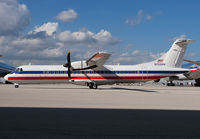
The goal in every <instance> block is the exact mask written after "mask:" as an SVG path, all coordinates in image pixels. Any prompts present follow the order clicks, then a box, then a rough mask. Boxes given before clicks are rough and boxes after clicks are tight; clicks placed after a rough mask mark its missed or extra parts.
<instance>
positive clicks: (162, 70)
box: [5, 39, 193, 89]
mask: <svg viewBox="0 0 200 139" xmlns="http://www.w3.org/2000/svg"><path fill="white" fill-rule="evenodd" d="M192 42H193V40H191V39H177V40H176V41H175V42H174V43H173V45H172V46H171V48H170V49H169V51H168V52H167V53H166V54H165V55H163V56H162V57H161V58H159V59H157V60H155V61H152V62H148V63H143V64H137V65H104V63H105V62H106V61H107V60H108V58H109V57H110V55H111V54H108V53H100V52H99V53H96V54H95V55H93V56H92V57H91V58H90V59H88V60H87V61H76V62H71V58H70V52H68V54H67V61H68V62H67V63H66V64H64V65H26V66H20V67H18V68H17V69H16V71H14V72H12V73H10V74H8V75H6V76H5V79H6V80H7V81H10V82H13V83H14V85H15V87H16V88H18V87H19V84H33V83H37V84H38V83H39V84H42V83H73V84H78V85H86V86H89V88H91V89H93V88H95V89H96V88H97V87H98V85H105V84H114V83H137V82H146V81H150V80H155V79H160V78H165V77H170V76H175V75H177V74H182V73H186V72H188V71H189V70H188V69H183V68H181V64H182V61H183V57H184V54H185V51H186V47H187V45H188V44H190V43H192Z"/></svg>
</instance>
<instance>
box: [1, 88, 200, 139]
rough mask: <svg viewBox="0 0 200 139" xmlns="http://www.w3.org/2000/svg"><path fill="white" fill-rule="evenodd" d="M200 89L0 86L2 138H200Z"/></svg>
mask: <svg viewBox="0 0 200 139" xmlns="http://www.w3.org/2000/svg"><path fill="white" fill-rule="evenodd" d="M199 100H200V88H198V87H180V86H178V87H166V86H162V85H151V84H147V85H142V86H125V85H105V86H99V89H88V87H85V86H76V85H69V84H52V85H21V86H20V88H14V86H13V85H5V84H1V85H0V138H20V139H21V138H26V139H27V138H31V139H32V138H37V139H38V138H48V139H51V138H75V139H115V138H117V139H131V138H139V139H143V138H144V139H147V138H152V139H154V138H164V139H169V138H170V139H171V138H174V139H175V138H179V139H182V138H184V139H187V138H192V139H193V138H196V139H198V138H200V101H199Z"/></svg>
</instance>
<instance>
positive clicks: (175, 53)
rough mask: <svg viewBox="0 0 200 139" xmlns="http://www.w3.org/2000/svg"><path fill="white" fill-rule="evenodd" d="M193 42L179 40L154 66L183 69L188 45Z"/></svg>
mask: <svg viewBox="0 0 200 139" xmlns="http://www.w3.org/2000/svg"><path fill="white" fill-rule="evenodd" d="M193 41H194V40H191V39H177V40H176V41H175V42H174V43H173V45H172V46H171V48H170V49H169V51H168V52H167V53H166V54H165V55H163V56H162V57H161V58H159V59H157V60H156V61H154V65H162V66H166V67H174V68H178V67H181V64H182V62H183V58H184V55H185V51H186V48H187V45H188V44H190V43H192V42H193Z"/></svg>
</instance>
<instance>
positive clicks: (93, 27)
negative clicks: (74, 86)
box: [5, 0, 200, 64]
mask: <svg viewBox="0 0 200 139" xmlns="http://www.w3.org/2000/svg"><path fill="white" fill-rule="evenodd" d="M11 1H12V0H11ZM14 1H15V0H14ZM17 3H18V4H19V5H20V4H24V5H25V6H26V7H27V11H28V12H29V15H30V21H29V24H28V25H25V26H24V28H23V30H20V34H23V37H26V36H27V34H28V32H30V31H33V30H34V29H35V28H37V27H39V26H42V25H43V24H45V23H58V24H59V25H58V26H59V27H58V28H59V29H58V30H59V32H64V31H66V30H68V31H70V32H71V33H73V32H79V31H80V30H82V29H83V28H84V29H87V30H89V31H90V32H92V33H94V34H98V33H99V32H100V31H101V30H102V29H104V30H105V31H107V32H109V33H110V34H111V36H112V37H113V38H114V39H117V40H118V41H114V43H113V39H111V40H112V43H110V42H109V43H106V44H103V45H104V46H103V45H101V46H99V47H100V48H96V47H95V46H94V47H93V45H94V44H93V45H91V44H88V43H87V44H85V43H81V45H80V46H79V47H77V49H85V50H86V51H90V49H94V48H95V50H104V51H108V52H111V53H113V54H114V56H113V59H115V58H117V56H120V54H122V53H123V54H124V55H126V58H124V59H123V58H122V59H121V60H120V59H119V60H118V61H112V60H111V62H110V63H117V62H119V63H122V64H127V63H131V64H135V63H137V62H145V61H148V60H150V59H151V58H152V57H151V58H149V55H151V54H152V55H159V54H160V53H162V52H166V51H167V50H168V49H169V46H170V45H171V44H172V43H173V41H174V38H178V37H180V36H184V37H186V38H191V39H194V40H195V42H194V43H193V44H191V45H190V46H189V47H188V49H187V53H186V58H190V59H192V60H199V59H200V54H199V53H198V52H199V50H200V29H199V25H200V18H199V13H200V8H199V7H200V1H199V0H190V1H189V0H167V1H163V0H117V1H116V0H19V1H17ZM69 9H72V10H73V11H74V12H75V13H76V14H77V15H78V16H77V17H76V18H75V19H74V20H73V21H70V22H65V21H62V20H59V19H58V18H57V17H58V14H59V13H61V12H62V11H67V10H69ZM58 30H56V31H57V32H58ZM58 35H59V34H58ZM18 40H19V39H18ZM45 40H47V39H45ZM48 40H49V37H48ZM21 41H22V40H21ZM23 41H24V40H23ZM65 42H66V40H65ZM54 43H57V42H55V41H54ZM15 44H16V43H15ZM64 44H67V45H68V44H69V43H64ZM79 44H80V42H79ZM12 45H13V43H12ZM73 45H74V47H73V48H74V49H75V47H76V46H77V44H74V43H73ZM84 45H87V49H86V48H85V47H84V48H83V47H82V46H84ZM97 45H99V44H97ZM41 47H42V46H41ZM55 47H57V46H56V45H55ZM70 48H71V47H68V46H66V47H65V49H70ZM46 49H47V47H45V48H44V50H46ZM48 49H52V48H48ZM18 51H19V49H18ZM64 51H65V50H64ZM134 51H136V52H135V53H137V54H138V55H137V56H136V57H134V56H133V53H134ZM92 52H94V51H92ZM77 53H80V54H81V55H83V54H84V51H81V52H77ZM135 53H134V54H135ZM77 55H78V54H77ZM88 55H91V54H88ZM144 55H145V56H144ZM147 55H148V56H147ZM59 56H60V62H58V63H62V62H63V61H64V58H63V59H62V58H61V56H63V55H59ZM139 56H141V57H146V58H145V59H143V60H142V61H141V60H135V59H134V58H138V57H139ZM16 57H19V56H16ZM16 57H15V59H16ZM86 57H87V56H86ZM86 57H80V56H75V57H74V59H75V60H78V59H79V58H86ZM131 57H132V58H133V60H131ZM31 58H33V59H34V60H35V61H31V60H30V59H31ZM47 58H49V57H46V59H47ZM19 59H20V58H19ZM22 59H23V58H21V62H20V60H18V62H16V63H14V64H21V63H23V62H24V60H22ZM44 59H45V58H44ZM58 59H59V58H58ZM152 59H153V58H152ZM5 60H6V58H5ZM10 60H11V59H10ZM22 61H23V62H22ZM29 61H31V62H33V63H34V62H35V63H36V64H37V63H38V62H37V59H35V58H34V57H30V58H29ZM130 61H131V62H130ZM41 62H42V63H44V61H41ZM41 62H39V63H41ZM51 62H52V63H56V62H57V61H51ZM24 63H26V62H24ZM44 64H45V63H44Z"/></svg>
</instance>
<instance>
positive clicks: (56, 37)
mask: <svg viewBox="0 0 200 139" xmlns="http://www.w3.org/2000/svg"><path fill="white" fill-rule="evenodd" d="M57 29H58V24H57V23H51V22H49V23H45V24H43V25H42V26H38V27H35V29H33V30H32V31H30V32H29V33H28V34H25V35H24V36H22V35H18V36H0V52H1V53H2V54H4V57H3V59H2V60H6V61H8V63H10V64H15V65H16V64H17V65H21V64H28V63H32V64H63V63H65V62H66V52H67V51H68V50H71V52H72V60H73V61H74V60H83V59H85V58H88V56H91V53H92V54H94V53H95V52H97V51H98V49H97V47H102V48H105V47H104V46H114V45H116V44H118V43H119V42H120V41H119V40H118V39H116V38H114V37H113V36H112V35H111V33H110V32H109V31H106V30H101V31H99V32H98V33H93V32H92V31H89V30H87V29H85V28H83V29H81V30H80V31H77V32H72V31H70V30H65V31H63V32H59V31H57ZM40 33H45V35H43V36H42V37H41V36H40ZM10 54H12V55H10Z"/></svg>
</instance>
